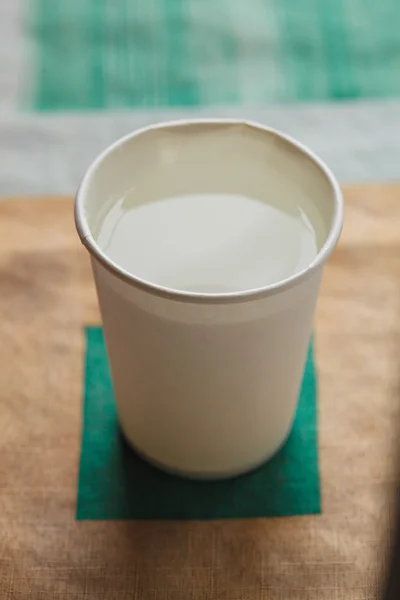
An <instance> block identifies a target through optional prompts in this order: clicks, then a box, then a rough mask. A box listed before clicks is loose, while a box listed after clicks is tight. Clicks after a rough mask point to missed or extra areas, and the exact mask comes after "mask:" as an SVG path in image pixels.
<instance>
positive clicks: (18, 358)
mask: <svg viewBox="0 0 400 600" xmlns="http://www.w3.org/2000/svg"><path fill="white" fill-rule="evenodd" d="M345 197H346V224H345V228H344V232H343V237H342V239H341V242H340V244H339V247H338V249H337V250H336V252H335V253H334V255H333V256H332V258H331V260H330V261H329V263H328V265H327V267H326V272H325V276H324V281H323V285H322V290H321V298H320V302H319V306H318V311H317V318H316V346H317V364H318V370H319V390H320V393H319V448H320V467H321V478H322V499H323V513H322V514H321V515H319V516H315V517H299V518H290V519H271V520H247V521H246V520H244V521H240V520H238V521H221V522H192V523H190V522H180V523H174V522H157V523H151V522H133V521H117V522H110V521H109V522H76V521H75V518H74V515H75V501H76V485H77V468H78V458H79V447H80V427H81V392H82V356H83V334H82V326H83V325H84V324H88V323H97V322H98V321H99V313H98V309H97V303H96V297H95V292H94V288H93V283H92V278H91V272H90V265H89V260H88V257H87V255H86V252H85V251H84V249H83V248H82V247H81V246H80V243H79V241H78V238H77V235H76V233H75V230H74V225H73V205H72V201H71V200H69V199H58V200H57V201H54V200H53V199H39V198H38V199H35V200H32V199H29V200H24V199H20V200H15V199H13V200H12V201H11V200H10V201H5V202H2V203H0V331H1V344H0V360H1V366H2V368H1V369H0V598H1V599H4V600H11V599H14V598H15V599H21V600H25V599H36V598H37V599H39V598H40V599H41V600H50V599H53V598H57V599H61V598H76V599H78V600H82V599H92V598H93V599H94V598H96V599H100V598H102V599H103V600H111V599H118V600H120V599H121V600H122V599H128V598H134V599H137V600H139V599H144V600H147V599H149V600H150V599H152V600H153V599H155V600H158V599H160V600H161V599H162V600H178V599H182V600H192V599H193V600H194V599H196V600H202V599H204V600H205V599H210V598H212V599H213V600H239V599H246V600H314V599H315V600H317V599H318V600H344V599H346V600H361V599H363V600H372V599H375V598H376V597H377V596H376V594H377V585H378V581H379V577H380V573H381V569H382V565H383V561H384V556H383V555H382V548H384V547H385V545H386V541H387V539H389V538H388V537H387V536H389V532H390V522H391V521H390V519H391V512H392V510H391V509H392V506H393V504H392V490H393V483H394V475H395V464H394V462H395V461H394V458H393V457H394V456H395V452H394V445H393V444H394V440H395V438H396V435H397V422H398V419H399V405H398V402H397V399H396V396H395V392H396V385H397V380H398V370H399V356H398V354H399V353H398V348H399V347H400V225H399V224H400V186H399V187H396V186H376V187H371V186H369V187H352V188H348V189H346V192H345ZM389 537H390V536H389Z"/></svg>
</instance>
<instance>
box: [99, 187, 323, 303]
mask: <svg viewBox="0 0 400 600" xmlns="http://www.w3.org/2000/svg"><path fill="white" fill-rule="evenodd" d="M273 200H274V201H273V202H266V201H261V200H258V199H257V198H248V197H245V196H241V195H235V194H188V195H180V196H174V197H169V198H162V199H156V200H152V201H150V202H146V203H143V204H141V203H140V198H137V197H136V195H135V192H134V191H131V192H129V193H127V194H126V195H125V196H124V197H122V198H120V199H119V200H117V201H116V202H114V203H113V205H112V206H111V208H110V209H109V210H108V212H107V214H106V216H105V218H104V219H103V222H102V224H101V226H100V228H99V232H98V235H97V242H98V244H99V246H100V248H101V249H102V250H103V251H104V252H105V253H106V254H107V255H108V257H109V258H111V259H112V260H113V261H114V262H115V263H116V264H117V265H119V266H120V267H122V268H124V269H125V270H126V271H128V272H129V273H131V274H132V275H135V276H136V277H139V278H140V279H143V280H145V281H147V282H151V283H153V284H157V285H160V286H163V287H167V288H172V289H175V290H180V291H189V292H202V293H226V292H241V291H245V290H251V289H256V288H260V287H263V286H267V285H270V284H273V283H277V282H279V281H282V280H284V279H287V278H288V277H290V276H292V275H294V274H295V273H298V272H300V271H303V270H304V269H306V268H307V267H308V266H309V265H310V264H311V263H312V262H313V260H314V259H315V257H316V255H317V254H318V251H319V249H320V247H319V245H320V244H319V242H318V238H319V237H320V236H319V235H318V219H317V217H316V215H315V214H313V213H312V210H311V207H309V206H308V205H307V201H306V199H305V198H304V197H300V200H299V198H298V197H295V196H294V195H293V197H285V199H282V200H280V201H277V200H276V199H273Z"/></svg>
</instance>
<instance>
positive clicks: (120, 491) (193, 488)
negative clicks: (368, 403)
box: [76, 327, 320, 520]
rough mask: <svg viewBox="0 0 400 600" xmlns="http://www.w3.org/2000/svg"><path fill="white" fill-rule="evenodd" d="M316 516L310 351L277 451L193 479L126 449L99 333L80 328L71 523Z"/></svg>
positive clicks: (317, 495)
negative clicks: (248, 467) (228, 474)
mask: <svg viewBox="0 0 400 600" xmlns="http://www.w3.org/2000/svg"><path fill="white" fill-rule="evenodd" d="M319 512H320V491H319V473H318V445H317V410H316V381H315V368H314V360H313V352H312V347H311V346H310V350H309V353H308V357H307V363H306V368H305V373H304V379H303V384H302V389H301V395H300V401H299V406H298V410H297V415H296V419H295V424H294V427H293V431H292V433H291V434H290V436H289V439H288V441H287V442H286V444H285V446H284V447H283V448H282V450H281V451H280V452H279V453H278V454H277V455H276V456H275V457H274V458H272V460H270V461H269V462H267V463H265V464H264V465H263V466H262V467H260V468H259V469H257V470H256V471H253V472H252V473H249V474H248V475H243V476H241V477H237V478H235V479H230V480H224V481H211V482H200V481H191V480H186V479H182V478H179V477H174V476H172V475H168V474H166V473H163V472H161V471H159V470H158V469H156V468H154V467H152V466H151V465H149V464H147V463H146V462H145V461H143V460H142V459H141V458H140V457H139V456H138V455H137V454H136V453H135V452H134V451H133V450H132V449H131V448H130V447H128V445H127V444H126V442H125V441H124V439H123V438H122V436H121V433H120V430H119V427H118V422H117V414H116V408H115V404H114V397H113V391H112V384H111V378H110V372H109V368H108V360H107V354H106V348H105V344H104V338H103V331H102V329H101V328H100V327H90V328H87V329H86V364H85V395H84V407H83V435H82V447H81V460H80V472H79V483H78V499H77V511H76V516H77V519H100V520H107V519H110V520H114V519H221V518H248V517H278V516H291V515H304V514H315V513H319Z"/></svg>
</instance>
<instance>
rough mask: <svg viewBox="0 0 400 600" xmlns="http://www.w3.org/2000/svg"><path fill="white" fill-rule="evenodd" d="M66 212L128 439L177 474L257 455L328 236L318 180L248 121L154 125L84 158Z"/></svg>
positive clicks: (299, 352)
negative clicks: (89, 273)
mask: <svg viewBox="0 0 400 600" xmlns="http://www.w3.org/2000/svg"><path fill="white" fill-rule="evenodd" d="M75 215H76V224H77V229H78V232H79V235H80V237H81V240H82V241H83V243H84V244H85V246H86V247H87V248H88V250H89V252H90V254H91V258H92V267H93V272H94V278H95V282H96V288H97V293H98V298H99V303H100V309H101V314H102V319H103V326H104V334H105V340H106V345H107V352H108V357H109V361H110V367H111V374H112V378H113V387H114V392H115V399H116V404H117V408H118V415H119V420H120V424H121V426H122V429H123V431H124V433H125V435H126V438H127V439H128V440H129V442H130V443H131V444H132V445H133V446H134V447H135V448H136V449H137V450H139V452H141V453H142V454H143V455H144V456H145V457H147V458H148V459H149V460H151V461H152V462H154V463H155V464H158V465H159V466H161V467H163V468H165V469H167V470H170V471H173V472H176V473H180V474H183V475H190V476H192V477H207V478H208V477H211V478H215V477H226V476H232V475H237V474H239V473H243V472H245V471H247V470H249V469H251V468H254V467H256V466H258V465H259V464H261V463H262V462H263V461H264V460H266V459H267V458H269V457H270V456H272V455H273V454H274V453H275V452H276V451H277V450H278V448H279V447H280V446H281V445H282V444H283V442H284V441H285V439H286V437H287V435H288V434H289V432H290V429H291V426H292V423H293V419H294V416H295V413H296V406H297V401H298V394H299V389H300V385H301V380H302V375H303V369H304V363H305V360H306V355H307V348H308V345H309V340H310V335H311V331H312V323H313V317H314V310H315V305H316V301H317V296H318V289H319V283H320V279H321V275H322V268H323V265H324V263H325V261H326V260H327V258H328V256H329V255H330V253H331V252H332V250H333V248H334V246H335V245H336V243H337V241H338V238H339V235H340V230H341V225H342V218H343V216H342V198H341V194H340V190H339V188H338V185H337V183H336V182H335V179H334V178H333V176H332V174H331V173H330V172H329V170H328V169H327V168H326V167H325V166H324V165H323V164H322V163H321V162H320V161H319V160H318V158H316V157H315V156H314V155H313V154H312V153H311V152H310V151H308V150H306V149H305V148H303V147H302V146H301V145H300V144H298V143H296V142H295V141H294V140H291V139H289V138H286V137H285V136H283V135H282V134H279V133H278V132H276V131H273V130H269V129H266V128H264V127H262V126H258V125H256V124H253V123H242V122H238V121H223V120H222V121H187V122H186V121H185V122H178V123H172V124H171V123H170V124H163V125H156V126H152V127H149V128H146V129H144V130H141V131H139V132H135V133H133V134H131V135H130V136H128V137H127V138H125V139H122V140H120V141H119V142H117V143H116V144H115V145H114V146H112V147H111V148H109V149H108V150H107V151H105V152H104V153H103V154H102V155H101V156H100V157H99V159H97V161H95V163H94V164H93V165H92V167H91V168H90V169H89V171H88V173H87V174H86V176H85V179H84V181H83V183H82V185H81V188H80V190H79V193H78V196H77V200H76V208H75ZM305 460H307V457H305Z"/></svg>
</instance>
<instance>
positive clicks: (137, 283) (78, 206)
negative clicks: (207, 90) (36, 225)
mask: <svg viewBox="0 0 400 600" xmlns="http://www.w3.org/2000/svg"><path fill="white" fill-rule="evenodd" d="M202 125H226V126H235V125H237V126H246V127H250V128H252V129H256V130H258V131H261V132H264V133H268V134H270V135H272V136H275V137H276V138H278V139H280V140H283V141H285V142H287V143H288V144H289V145H291V146H292V147H294V148H295V149H297V150H298V151H300V153H302V154H304V155H305V156H307V157H308V158H309V159H310V160H311V161H312V162H313V163H314V164H315V165H316V166H317V167H318V168H319V170H320V171H321V172H322V173H323V174H324V175H325V177H326V179H327V181H328V182H329V184H330V186H331V190H332V193H333V200H334V211H333V219H332V225H331V228H330V231H329V234H328V236H327V238H326V240H325V243H324V245H323V246H322V248H321V249H320V251H319V252H318V254H317V256H316V257H315V259H314V260H313V261H312V262H311V263H310V264H309V265H308V266H307V267H306V268H305V269H302V270H301V271H299V272H297V273H295V274H293V275H291V276H290V277H287V278H285V279H282V280H280V281H278V282H276V283H272V284H268V285H265V286H262V287H258V288H250V289H248V290H243V291H239V292H225V293H210V294H208V293H204V292H202V293H199V292H190V291H181V290H177V289H174V288H169V287H166V286H162V285H159V284H156V283H152V282H151V281H147V280H145V279H141V278H140V277H137V276H136V275H133V274H132V273H130V272H129V271H127V270H126V269H124V268H122V267H120V266H119V265H118V264H117V263H115V262H114V261H113V260H111V259H110V258H109V257H108V256H107V254H106V253H105V252H104V251H103V250H102V249H101V248H100V246H99V245H98V244H97V242H96V241H95V239H94V238H93V236H92V234H91V231H90V227H89V223H88V222H87V218H86V212H85V206H84V197H85V188H86V185H87V184H88V182H89V180H90V178H91V176H92V175H93V173H94V172H95V171H96V170H97V168H98V167H99V166H100V164H101V163H102V162H103V161H104V160H105V159H106V158H107V157H108V156H109V155H110V154H112V152H114V151H115V150H116V149H117V148H118V147H120V146H123V145H124V144H125V143H126V142H128V141H129V140H131V139H133V138H135V137H139V136H141V135H143V134H145V133H147V132H149V131H154V130H157V129H171V128H178V127H186V126H202ZM343 212H344V207H343V196H342V192H341V189H340V186H339V184H338V182H337V180H336V178H335V176H334V175H333V173H332V171H331V170H330V168H329V167H328V166H327V165H326V164H325V163H324V162H323V161H322V160H321V159H320V158H319V157H318V156H317V155H316V154H315V153H314V152H313V151H312V150H310V149H309V148H307V146H305V145H304V144H302V143H301V142H299V141H297V140H295V139H294V138H292V137H291V136H289V135H287V134H285V133H282V132H281V131H278V130H277V129H275V128H273V127H268V126H265V125H262V124H260V123H256V122H255V121H249V120H243V119H181V120H175V121H164V122H160V123H155V124H152V125H148V126H145V127H141V128H140V129H136V130H135V131H133V132H131V133H129V134H127V135H125V136H123V137H121V138H119V139H118V140H116V141H115V142H114V143H113V144H111V145H110V146H108V147H107V148H106V149H105V150H104V151H103V152H101V153H100V154H99V155H98V156H97V157H96V158H95V160H94V161H93V162H92V163H91V165H90V166H89V168H88V169H87V171H86V173H85V175H84V177H83V179H82V182H81V184H80V186H79V188H78V191H77V194H76V197H75V207H74V216H75V226H76V229H77V232H78V235H79V237H80V239H81V242H82V244H83V245H84V246H85V247H86V249H87V250H88V252H89V253H90V255H91V256H92V257H94V258H95V259H96V260H97V261H98V262H99V263H100V264H101V265H102V266H103V267H105V268H106V269H107V270H108V271H110V272H111V273H112V274H113V275H115V276H116V277H117V278H119V279H121V280H123V281H125V282H126V283H128V284H129V285H132V286H134V287H136V288H139V289H141V290H142V291H144V292H147V293H149V294H152V295H153V296H159V297H163V298H168V299H170V300H175V301H179V302H191V303H199V304H230V303H237V302H246V301H251V300H256V299H259V298H264V297H267V296H271V295H275V294H277V293H279V292H283V291H284V290H287V289H289V288H291V287H293V286H295V285H297V284H299V283H300V282H301V281H303V280H305V279H308V277H311V276H312V275H313V274H314V273H315V272H316V271H317V270H318V269H319V268H320V267H322V265H323V264H324V263H325V262H326V260H327V259H328V258H329V256H330V255H331V253H332V252H333V250H334V249H335V247H336V244H337V242H338V240H339V237H340V234H341V231H342V227H343Z"/></svg>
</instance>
